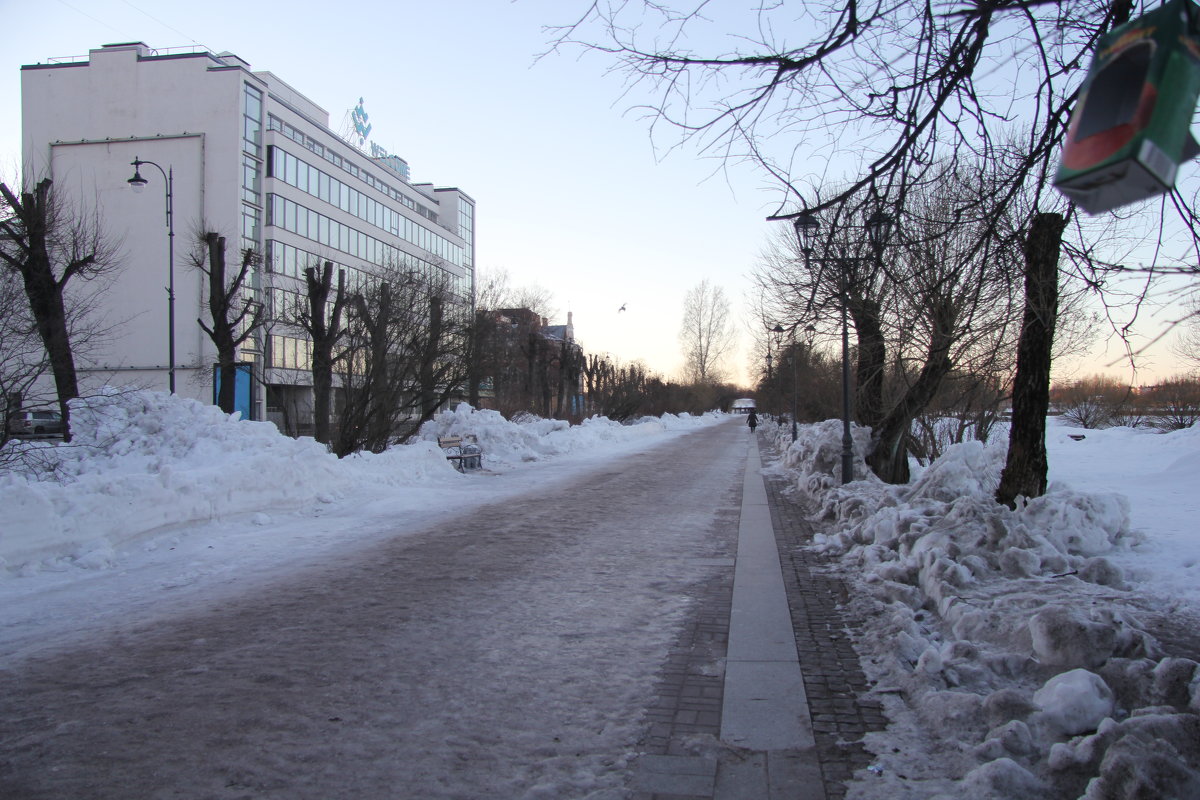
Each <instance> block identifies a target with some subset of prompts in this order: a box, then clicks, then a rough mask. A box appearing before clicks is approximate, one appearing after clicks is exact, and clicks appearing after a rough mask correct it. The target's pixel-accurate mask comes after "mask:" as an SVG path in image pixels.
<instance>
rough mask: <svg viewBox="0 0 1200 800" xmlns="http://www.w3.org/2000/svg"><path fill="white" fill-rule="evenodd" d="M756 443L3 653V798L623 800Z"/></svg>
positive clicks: (569, 484) (708, 447) (494, 510)
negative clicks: (650, 714) (672, 648)
mask: <svg viewBox="0 0 1200 800" xmlns="http://www.w3.org/2000/svg"><path fill="white" fill-rule="evenodd" d="M746 437H747V431H746V429H745V427H744V426H743V425H741V424H740V422H736V421H731V422H729V423H725V424H720V425H715V426H710V427H706V428H701V429H699V430H697V431H696V432H694V433H689V434H686V435H684V436H680V437H677V438H676V437H672V438H671V440H670V441H668V442H665V443H664V444H663V445H661V446H659V447H655V448H653V449H646V450H643V451H641V452H634V453H632V454H631V455H630V456H629V457H628V458H627V459H625V460H624V461H610V462H607V463H605V464H602V465H600V466H598V467H597V469H596V470H595V471H593V472H591V473H589V474H582V475H581V474H578V473H573V474H572V475H571V477H570V478H569V479H566V480H562V479H558V480H556V479H552V478H548V479H547V483H546V484H545V486H544V487H543V488H540V489H538V490H535V491H532V492H530V493H528V494H525V495H523V496H521V497H519V498H516V499H515V500H506V501H505V502H503V503H500V504H496V505H491V506H488V507H484V508H482V509H479V510H476V511H473V512H472V513H470V514H468V515H466V516H462V517H457V518H452V519H446V520H444V521H442V522H439V523H438V524H436V525H435V526H433V527H427V528H424V529H422V530H420V531H419V532H416V533H414V532H413V531H412V530H411V529H406V528H405V527H404V525H403V522H398V523H397V526H396V533H395V535H394V536H393V537H385V538H383V539H382V540H380V539H373V540H372V541H373V542H374V543H373V544H370V545H369V546H364V547H359V548H357V549H346V550H344V551H340V552H338V553H337V554H336V555H334V556H330V555H328V554H325V555H324V556H323V557H321V558H319V559H317V558H313V559H311V560H309V561H308V562H298V563H297V562H293V563H289V564H287V565H285V566H284V567H281V568H280V569H279V571H278V573H277V574H275V575H271V576H270V577H269V578H268V579H261V580H255V581H253V582H252V584H253V588H252V589H250V590H248V591H243V592H242V593H240V594H237V593H231V592H229V591H228V589H226V590H224V591H221V592H214V593H213V599H211V600H207V601H205V599H204V597H203V596H201V597H199V598H197V597H192V598H191V599H190V600H189V602H188V603H186V604H181V605H180V607H179V608H178V609H176V610H172V609H171V607H170V604H169V603H168V604H165V605H163V606H160V607H157V608H141V609H140V610H138V611H137V613H135V614H134V615H133V616H132V617H130V616H128V615H126V616H124V617H121V618H120V619H121V622H120V624H118V623H117V622H115V621H114V622H111V624H107V623H103V620H110V619H111V620H115V619H117V616H116V615H109V616H105V617H103V618H102V623H103V624H99V625H98V626H97V627H96V628H95V629H94V630H93V632H92V636H91V637H90V639H89V640H87V641H86V642H79V641H78V639H77V633H78V631H76V632H75V633H76V636H72V637H64V639H63V641H62V642H54V641H51V642H44V643H42V645H41V647H40V648H29V647H24V648H23V652H22V654H21V657H20V658H8V659H4V660H0V726H3V731H2V736H0V741H3V742H4V743H5V746H4V748H3V750H2V751H0V796H2V797H4V798H6V799H7V800H27V799H32V798H55V799H56V800H58V799H60V798H85V797H86V798H92V799H93V800H101V799H102V798H114V799H116V798H120V800H128V798H255V800H261V799H262V798H279V799H280V800H283V799H284V798H286V799H287V800H297V799H298V798H314V800H315V799H317V798H319V799H320V800H329V798H339V797H346V798H350V797H352V798H363V799H364V800H370V799H372V798H483V797H491V798H567V797H570V798H616V797H623V796H625V793H624V790H623V788H622V787H623V785H624V783H625V779H626V776H627V771H628V765H629V762H630V760H631V759H632V756H633V755H634V754H635V748H636V743H637V740H638V738H639V736H640V735H641V733H642V731H641V725H640V715H641V713H642V709H643V708H644V707H645V706H646V705H647V704H648V703H649V702H650V701H651V700H652V698H653V689H654V686H653V684H654V675H655V672H656V671H657V670H658V669H659V667H660V664H661V662H662V660H663V658H664V657H665V655H666V651H667V647H668V646H669V644H670V643H671V641H672V640H673V638H674V635H675V633H676V631H677V628H678V626H679V625H680V624H681V623H682V622H683V620H684V619H685V617H686V614H687V610H688V605H689V598H688V592H689V587H690V586H691V585H692V584H694V583H695V582H697V581H698V580H700V579H701V578H703V577H704V576H705V575H706V574H707V571H708V570H710V569H712V567H710V566H707V565H706V562H705V559H711V558H712V557H714V556H716V555H721V554H719V553H717V552H716V551H715V548H716V547H717V542H718V541H719V540H720V535H719V534H720V532H721V531H726V535H727V530H728V529H727V527H724V526H730V525H732V526H734V527H735V528H736V524H737V512H738V507H739V505H738V504H739V500H740V487H741V475H742V470H743V467H744V460H745V453H746V444H745V443H746ZM502 478H503V476H500V478H497V477H494V476H486V475H480V476H478V479H479V480H502ZM198 599H199V600H200V601H201V602H200V603H198V602H197V600H198ZM76 612H77V613H78V614H79V615H81V617H84V618H86V615H87V613H88V610H87V609H77V610H76ZM10 655H11V653H10Z"/></svg>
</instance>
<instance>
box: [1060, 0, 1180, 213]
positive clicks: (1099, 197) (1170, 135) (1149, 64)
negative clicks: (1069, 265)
mask: <svg viewBox="0 0 1200 800" xmlns="http://www.w3.org/2000/svg"><path fill="white" fill-rule="evenodd" d="M1198 12H1200V9H1198V7H1197V6H1196V5H1195V3H1193V2H1192V0H1168V2H1166V3H1164V4H1163V5H1162V6H1160V7H1159V8H1157V9H1155V10H1154V11H1151V12H1150V13H1148V14H1146V15H1144V16H1142V17H1139V18H1138V19H1136V20H1133V21H1131V22H1128V23H1126V24H1125V25H1122V26H1120V27H1118V28H1115V29H1113V31H1112V32H1110V33H1109V34H1107V35H1105V36H1103V37H1101V39H1100V41H1099V43H1098V45H1097V50H1096V54H1095V56H1094V57H1093V59H1092V64H1091V66H1090V67H1089V68H1088V74H1087V77H1086V78H1085V79H1084V82H1083V85H1082V86H1081V87H1080V95H1079V101H1078V102H1077V103H1076V105H1075V111H1074V113H1073V114H1072V115H1071V124H1070V127H1069V129H1068V131H1067V141H1066V144H1065V146H1064V147H1063V155H1062V163H1061V164H1060V165H1059V168H1058V173H1057V174H1056V175H1055V178H1054V185H1055V186H1056V187H1057V188H1058V190H1059V191H1060V192H1062V193H1063V195H1065V196H1066V197H1067V198H1068V199H1070V200H1072V201H1074V202H1075V204H1076V205H1078V206H1079V207H1081V208H1082V209H1083V210H1084V211H1087V212H1088V213H1089V214H1100V213H1102V212H1105V211H1111V210H1112V209H1114V208H1118V207H1120V206H1124V205H1128V204H1130V203H1136V202H1137V201H1139V200H1144V199H1146V198H1148V197H1153V196H1155V195H1159V194H1162V193H1164V192H1169V191H1170V190H1171V189H1173V188H1174V186H1175V173H1176V171H1177V170H1178V168H1179V165H1180V164H1181V163H1183V162H1184V161H1187V160H1189V159H1191V158H1194V157H1195V156H1196V154H1197V153H1198V152H1200V147H1198V146H1197V144H1196V142H1195V140H1194V139H1193V138H1192V134H1191V123H1192V114H1193V112H1194V111H1195V108H1196V98H1197V95H1200V46H1198V44H1197V41H1196V35H1197V25H1198V23H1197V20H1198Z"/></svg>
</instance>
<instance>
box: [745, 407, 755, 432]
mask: <svg viewBox="0 0 1200 800" xmlns="http://www.w3.org/2000/svg"><path fill="white" fill-rule="evenodd" d="M746 424H747V425H749V426H750V432H751V433H754V429H755V428H757V427H758V415H757V414H755V413H754V412H753V411H751V412H750V416H749V417H747V418H746Z"/></svg>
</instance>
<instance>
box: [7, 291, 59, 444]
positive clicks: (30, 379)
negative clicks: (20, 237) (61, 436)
mask: <svg viewBox="0 0 1200 800" xmlns="http://www.w3.org/2000/svg"><path fill="white" fill-rule="evenodd" d="M17 277H18V276H17V274H16V273H15V272H12V271H9V270H4V271H0V410H2V411H3V417H0V422H2V421H3V420H7V419H8V417H9V415H10V414H11V413H13V412H14V411H17V410H18V409H19V408H21V406H23V405H26V404H28V401H29V400H30V399H31V398H30V393H31V392H32V391H34V387H35V385H36V383H37V380H38V378H40V377H41V376H42V375H44V374H45V373H46V371H47V370H48V369H49V368H50V365H49V363H48V361H47V359H46V350H45V348H44V347H43V346H42V342H41V339H40V337H39V336H38V334H37V326H36V325H34V323H33V319H32V318H31V317H30V315H29V302H28V301H27V300H26V298H25V293H24V292H23V291H22V289H21V286H20V284H19V282H18V280H17ZM7 439H8V426H7V425H0V442H4V441H5V440H7Z"/></svg>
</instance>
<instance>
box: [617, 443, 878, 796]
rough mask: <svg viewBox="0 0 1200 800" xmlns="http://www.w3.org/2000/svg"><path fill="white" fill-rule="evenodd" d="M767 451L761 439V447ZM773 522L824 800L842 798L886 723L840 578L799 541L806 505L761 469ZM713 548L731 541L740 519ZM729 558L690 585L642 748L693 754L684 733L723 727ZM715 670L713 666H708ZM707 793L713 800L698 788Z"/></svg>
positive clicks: (732, 547) (805, 534)
mask: <svg viewBox="0 0 1200 800" xmlns="http://www.w3.org/2000/svg"><path fill="white" fill-rule="evenodd" d="M764 450H765V448H764ZM765 478H766V480H765V484H766V489H767V499H768V503H769V505H770V511H771V522H772V525H773V527H774V529H775V537H776V542H777V544H778V547H779V555H780V561H781V564H782V567H783V573H784V574H783V577H784V588H785V590H786V592H787V598H788V606H789V608H790V610H791V615H792V626H793V629H794V632H795V636H796V650H797V653H798V654H799V657H800V669H801V672H802V674H803V676H804V687H805V692H806V694H807V696H808V703H809V710H810V713H811V717H812V723H813V738H814V739H815V741H816V750H817V754H818V758H819V759H820V766H821V776H822V781H823V783H824V787H825V795H826V798H827V800H843V798H844V797H845V795H846V783H847V782H848V781H849V780H850V779H851V778H852V777H853V775H854V773H855V771H857V770H859V769H863V768H865V767H867V766H868V765H869V764H870V763H871V760H872V759H871V754H870V753H869V752H867V750H866V749H865V748H864V747H863V746H862V744H861V741H862V738H863V736H864V735H865V734H866V733H867V732H869V731H880V730H883V729H884V728H885V727H886V726H887V720H886V718H885V717H884V715H883V709H882V706H881V705H880V704H879V702H878V701H875V700H872V699H864V697H863V695H864V694H865V693H866V692H867V690H868V687H869V684H868V682H867V680H866V677H865V676H864V675H863V673H862V668H861V665H860V663H859V660H858V654H857V653H856V652H855V650H854V646H853V640H852V633H851V631H852V630H853V629H854V628H856V627H857V624H856V622H855V621H854V620H852V619H849V618H847V616H846V615H845V613H844V612H843V609H842V604H843V601H845V600H846V599H847V597H848V596H849V590H848V588H847V586H846V585H845V583H844V582H843V581H841V580H840V579H838V578H836V577H835V576H833V575H830V574H828V573H826V572H823V571H822V569H821V567H822V566H823V565H824V564H825V563H826V562H825V561H824V560H823V558H822V557H821V556H820V555H819V554H817V553H815V552H812V551H811V550H808V549H805V545H807V544H809V543H810V542H811V541H812V536H813V529H812V526H811V524H810V523H809V521H808V520H807V519H806V518H805V515H804V513H803V511H802V510H801V509H800V508H799V507H798V506H797V505H796V504H795V503H793V502H791V501H790V500H789V499H788V498H787V496H786V490H785V485H784V483H783V481H781V480H779V479H777V478H774V477H772V476H765ZM732 523H733V524H732V525H731V526H723V527H725V528H729V529H730V531H731V533H730V534H729V535H728V537H727V538H726V539H725V541H723V542H720V543H719V544H718V549H726V553H733V552H735V551H736V549H737V524H736V520H732ZM733 573H734V570H733V567H728V568H725V567H722V568H715V569H713V571H712V574H711V576H710V577H709V578H708V579H706V580H705V581H704V582H702V583H700V584H697V585H696V586H694V587H693V590H692V593H691V596H692V598H693V599H694V600H695V605H694V606H693V611H692V618H691V619H690V620H689V621H688V622H687V623H686V624H685V625H684V626H683V628H682V629H681V631H680V633H679V635H678V637H677V639H676V641H675V642H674V644H673V645H672V647H671V649H670V651H669V654H668V656H667V658H666V659H665V660H664V662H663V667H662V670H661V672H660V673H659V676H658V683H657V686H656V695H657V698H656V700H655V701H654V704H653V705H652V706H651V707H650V708H648V709H647V710H646V713H645V716H644V718H643V724H644V728H643V731H644V732H643V735H642V739H641V740H640V741H639V743H638V750H639V752H641V753H644V754H647V755H671V756H687V755H692V753H691V752H690V751H691V745H690V744H688V742H687V739H688V738H689V737H694V736H698V735H706V736H711V737H712V740H713V741H714V742H715V741H717V740H719V738H720V733H721V707H722V702H723V699H724V681H725V679H724V675H723V672H724V662H725V656H726V648H727V645H728V641H729V612H730V606H731V603H732V600H733ZM713 672H716V673H718V674H711V673H713ZM696 797H699V796H689V795H674V794H663V793H648V792H634V793H633V794H632V800H692V799H693V798H696ZM703 800H710V798H709V796H704V798H703Z"/></svg>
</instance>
